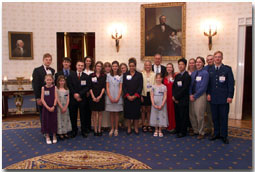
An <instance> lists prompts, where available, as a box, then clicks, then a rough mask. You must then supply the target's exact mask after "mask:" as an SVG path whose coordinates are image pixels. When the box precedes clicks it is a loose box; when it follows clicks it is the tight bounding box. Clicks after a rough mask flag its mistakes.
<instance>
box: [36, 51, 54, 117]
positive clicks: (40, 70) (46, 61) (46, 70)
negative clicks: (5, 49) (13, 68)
mask: <svg viewBox="0 0 255 172" xmlns="http://www.w3.org/2000/svg"><path fill="white" fill-rule="evenodd" d="M51 63H52V56H51V54H49V53H46V54H44V55H43V65H42V66H40V67H37V68H35V69H34V71H33V74H32V76H33V80H32V87H33V90H34V94H35V98H36V104H37V108H38V110H39V112H40V121H41V120H42V101H41V89H42V87H43V86H44V85H45V81H44V77H45V75H46V74H51V75H53V76H54V73H55V70H54V69H53V68H51V67H50V65H51Z"/></svg>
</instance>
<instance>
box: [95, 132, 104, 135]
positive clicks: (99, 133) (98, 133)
mask: <svg viewBox="0 0 255 172" xmlns="http://www.w3.org/2000/svg"><path fill="white" fill-rule="evenodd" d="M102 135H103V134H102V131H101V132H97V133H96V132H94V136H102Z"/></svg>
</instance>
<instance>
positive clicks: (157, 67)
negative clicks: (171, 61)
mask: <svg viewBox="0 0 255 172" xmlns="http://www.w3.org/2000/svg"><path fill="white" fill-rule="evenodd" d="M161 61H162V56H161V54H159V53H157V54H155V55H154V65H152V71H153V72H155V73H156V74H157V73H161V76H162V77H164V76H165V74H166V67H165V66H163V65H161Z"/></svg>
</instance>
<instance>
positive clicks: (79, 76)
mask: <svg viewBox="0 0 255 172" xmlns="http://www.w3.org/2000/svg"><path fill="white" fill-rule="evenodd" d="M80 78H81V73H80V72H79V73H78V79H79V80H80Z"/></svg>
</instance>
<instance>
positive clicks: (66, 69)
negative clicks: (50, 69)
mask: <svg viewBox="0 0 255 172" xmlns="http://www.w3.org/2000/svg"><path fill="white" fill-rule="evenodd" d="M62 65H63V69H62V70H61V71H59V72H57V73H56V74H55V85H57V79H58V77H59V76H60V75H64V76H65V79H66V81H67V87H68V88H69V86H70V81H69V78H70V77H69V76H70V74H71V73H75V72H74V71H72V70H71V69H70V66H71V59H70V58H69V57H65V58H63V62H62Z"/></svg>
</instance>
